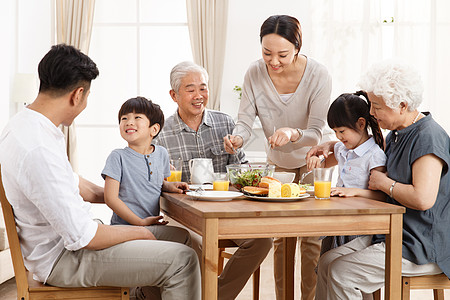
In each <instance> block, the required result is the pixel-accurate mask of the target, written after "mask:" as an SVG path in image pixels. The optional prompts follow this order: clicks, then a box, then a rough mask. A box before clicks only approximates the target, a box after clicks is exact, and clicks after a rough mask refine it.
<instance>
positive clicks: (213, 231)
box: [202, 219, 219, 300]
mask: <svg viewBox="0 0 450 300" xmlns="http://www.w3.org/2000/svg"><path fill="white" fill-rule="evenodd" d="M203 226H204V227H203V230H204V234H203V241H202V245H203V250H202V275H203V278H202V299H203V300H217V270H218V263H219V252H218V247H219V241H218V236H217V235H218V228H219V221H218V219H206V220H205V221H204V225H203Z"/></svg>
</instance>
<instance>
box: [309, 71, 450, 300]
mask: <svg viewBox="0 0 450 300" xmlns="http://www.w3.org/2000/svg"><path fill="white" fill-rule="evenodd" d="M360 87H361V88H362V89H363V90H365V91H366V92H368V95H369V100H370V103H371V114H372V115H373V116H374V117H375V118H376V119H377V121H378V123H379V124H380V126H381V128H384V129H389V130H391V132H390V133H389V134H388V136H387V138H386V149H385V152H386V156H387V173H382V172H378V171H375V170H373V171H372V173H371V176H370V181H369V188H370V189H372V190H380V191H383V192H384V193H386V194H387V195H388V196H389V197H386V201H387V202H389V203H393V204H396V205H401V206H404V207H405V208H406V213H405V214H404V216H403V249H402V254H403V259H402V274H403V275H407V276H419V275H432V274H439V273H442V272H443V273H445V274H446V275H447V277H450V251H449V249H450V231H449V228H450V174H449V164H450V140H449V136H448V134H447V133H446V132H445V130H444V129H443V128H442V127H441V126H439V124H437V123H436V122H435V121H434V120H433V118H432V117H431V114H430V113H421V112H419V111H418V110H417V107H418V106H419V105H420V103H421V101H422V92H423V88H422V83H421V80H420V77H419V75H418V74H417V73H416V72H415V71H413V70H412V69H411V68H410V67H408V66H405V65H402V64H398V63H395V62H383V63H380V64H377V65H375V66H373V67H372V68H371V70H369V71H368V73H367V74H366V75H365V76H364V77H363V78H362V80H361V82H360ZM332 146H333V143H326V144H323V145H321V146H317V147H314V148H312V149H311V150H310V151H309V152H308V154H307V157H309V156H311V155H313V154H320V153H322V154H324V155H325V156H326V155H328V152H329V151H330V150H331V149H332ZM385 251H386V250H385V238H384V236H382V235H375V236H373V237H360V238H357V239H355V240H353V241H351V242H349V243H347V244H345V245H343V246H341V247H338V248H336V249H333V250H331V251H329V252H327V253H326V254H324V255H323V256H322V257H321V258H320V260H319V265H318V283H317V290H316V299H317V300H322V299H361V298H362V294H363V293H372V292H374V291H376V290H378V289H379V288H381V287H382V286H383V284H384V269H385V263H384V258H385Z"/></svg>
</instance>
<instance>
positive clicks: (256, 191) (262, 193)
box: [243, 186, 269, 196]
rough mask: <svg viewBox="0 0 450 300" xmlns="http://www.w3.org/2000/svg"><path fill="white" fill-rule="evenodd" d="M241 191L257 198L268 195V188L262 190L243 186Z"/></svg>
mask: <svg viewBox="0 0 450 300" xmlns="http://www.w3.org/2000/svg"><path fill="white" fill-rule="evenodd" d="M243 191H244V192H246V193H249V194H252V195H258V196H267V194H269V189H268V188H262V187H257V186H245V187H244V188H243Z"/></svg>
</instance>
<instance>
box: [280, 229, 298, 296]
mask: <svg viewBox="0 0 450 300" xmlns="http://www.w3.org/2000/svg"><path fill="white" fill-rule="evenodd" d="M283 246H284V247H283V251H284V252H283V271H284V277H283V290H284V299H285V300H293V299H294V281H295V247H296V246H297V238H296V237H294V238H283Z"/></svg>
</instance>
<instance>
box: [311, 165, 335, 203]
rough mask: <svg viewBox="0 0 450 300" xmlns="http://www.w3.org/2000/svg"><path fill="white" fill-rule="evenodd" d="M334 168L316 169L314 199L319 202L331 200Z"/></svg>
mask: <svg viewBox="0 0 450 300" xmlns="http://www.w3.org/2000/svg"><path fill="white" fill-rule="evenodd" d="M332 175H333V168H317V169H314V197H315V198H316V199H318V200H326V199H330V194H331V178H332Z"/></svg>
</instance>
